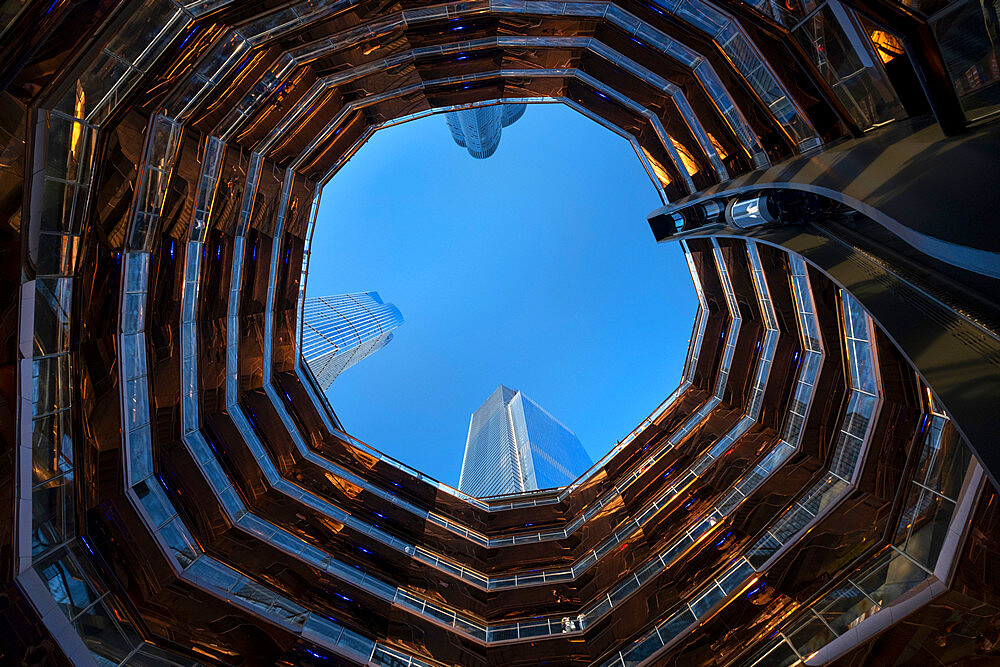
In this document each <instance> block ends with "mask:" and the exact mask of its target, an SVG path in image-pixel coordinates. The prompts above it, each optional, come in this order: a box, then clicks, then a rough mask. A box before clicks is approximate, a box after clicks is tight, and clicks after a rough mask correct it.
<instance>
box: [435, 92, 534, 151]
mask: <svg viewBox="0 0 1000 667" xmlns="http://www.w3.org/2000/svg"><path fill="white" fill-rule="evenodd" d="M525 106H527V105H524V104H494V105H492V106H488V107H477V108H475V109H465V110H464V111H451V112H449V113H447V114H445V119H446V120H447V122H448V129H450V130H451V137H452V139H454V140H455V143H456V144H458V145H459V146H461V147H463V148H466V149H468V151H469V155H471V156H472V157H474V158H479V159H481V160H482V159H485V158H488V157H489V156H491V155H493V153H495V152H496V150H497V146H499V145H500V131H501V130H502V129H503V128H505V127H507V126H508V125H510V124H512V123H514V122H515V121H516V120H517V119H518V118H520V117H521V116H523V115H524V109H525Z"/></svg>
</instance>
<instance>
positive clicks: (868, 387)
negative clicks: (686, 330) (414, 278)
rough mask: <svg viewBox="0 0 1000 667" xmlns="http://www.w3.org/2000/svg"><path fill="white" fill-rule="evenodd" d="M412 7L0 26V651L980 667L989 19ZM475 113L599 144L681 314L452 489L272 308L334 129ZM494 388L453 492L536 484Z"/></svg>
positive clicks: (44, 17) (999, 494) (891, 5)
mask: <svg viewBox="0 0 1000 667" xmlns="http://www.w3.org/2000/svg"><path fill="white" fill-rule="evenodd" d="M410 4H411V5H412V3H410ZM420 5H421V6H420V7H418V8H414V7H412V6H410V5H407V8H406V9H405V10H401V8H400V6H399V5H398V4H396V3H384V4H378V3H354V4H353V5H352V4H350V3H342V2H336V1H333V0H272V1H269V2H237V1H236V0H121V1H120V2H104V1H102V2H86V1H83V0H77V1H75V2H53V1H52V0H18V1H16V2H13V1H11V2H0V100H2V105H0V109H2V112H0V154H2V155H3V159H2V160H0V238H2V239H3V240H4V242H3V244H2V245H0V252H2V253H3V261H0V312H2V313H3V317H2V318H0V341H3V344H2V345H0V470H2V471H3V474H0V516H3V517H4V520H3V521H0V601H2V604H0V656H3V659H2V660H0V663H2V664H17V665H86V666H88V667H89V666H93V665H95V664H96V665H117V666H129V665H143V666H148V667H161V666H162V667H200V666H201V665H211V666H213V667H239V666H243V665H274V664H281V665H288V666H289V667H315V665H319V664H325V665H358V666H361V665H364V666H369V665H371V666H374V667H400V666H401V665H406V666H407V667H440V666H441V665H462V666H463V667H527V666H530V665H540V664H548V665H558V666H559V667H658V666H661V665H699V666H703V667H791V666H794V665H804V664H808V665H816V666H820V665H884V666H886V667H888V666H890V665H892V666H899V667H904V666H906V667H908V666H911V665H927V664H930V665H973V664H974V665H988V664H990V663H993V664H994V665H996V664H998V663H1000V641H998V634H1000V633H998V628H1000V568H998V567H996V565H995V563H996V559H995V557H993V556H991V554H995V553H997V550H998V546H997V536H998V535H1000V484H998V480H1000V448H998V447H997V446H996V443H997V434H998V432H1000V421H998V418H997V410H996V407H997V404H998V400H1000V363H998V360H1000V235H997V234H995V233H993V229H995V228H996V226H997V223H998V214H997V211H998V208H1000V207H998V206H997V188H996V185H995V184H996V182H997V180H998V179H1000V160H997V159H996V150H995V147H996V145H997V144H998V143H1000V116H998V115H997V114H996V113H994V110H995V109H996V108H997V106H998V105H1000V43H998V40H997V39H996V20H995V18H994V17H995V12H994V11H993V9H992V7H993V6H994V5H995V1H994V0H991V1H990V2H989V3H986V2H977V1H976V0H950V1H949V2H940V1H934V2H932V1H930V0H919V1H918V0H906V2H902V1H900V0H885V1H880V2H871V1H865V0H817V2H810V3H805V2H765V1H764V0H751V1H750V2H741V1H738V0H711V1H709V0H683V1H678V2H663V1H658V2H655V3H653V4H652V5H649V6H645V5H644V3H609V4H605V3H580V2H547V1H546V2H496V3H437V4H433V3H420ZM630 37H631V38H630ZM498 99H501V100H503V101H505V102H507V101H509V102H512V103H522V102H525V101H529V100H530V101H533V102H538V103H556V102H559V103H563V104H566V105H568V106H570V107H572V108H574V109H576V110H578V111H580V112H581V113H583V114H586V115H587V116H588V117H590V118H591V119H593V120H595V121H596V122H599V123H601V124H602V125H604V126H605V127H607V128H608V129H609V130H614V131H615V132H618V133H620V134H621V135H622V136H623V137H624V138H625V139H627V140H628V141H629V143H630V144H631V146H632V147H633V148H634V149H635V152H636V154H637V155H638V157H639V159H641V160H642V163H643V165H644V167H645V168H646V170H647V172H648V173H649V175H650V177H651V178H652V179H654V181H653V185H654V186H655V187H656V189H657V192H658V194H659V195H660V197H662V199H663V202H664V204H665V206H664V207H663V208H661V209H658V210H657V211H654V212H653V213H652V214H651V215H650V216H649V218H648V220H649V224H650V227H651V229H652V231H653V234H654V237H655V238H656V239H657V240H659V241H663V242H664V244H665V245H664V246H663V249H664V252H667V251H669V249H670V248H674V249H676V250H677V251H679V252H682V253H683V255H684V258H685V260H686V262H687V265H688V268H689V270H690V273H691V278H692V280H693V284H694V287H695V291H696V294H697V296H698V310H697V314H696V315H695V318H694V322H693V327H692V332H691V337H690V342H689V346H688V351H687V356H686V357H685V362H684V369H683V372H682V373H681V376H680V377H679V378H678V384H677V385H676V389H674V391H672V392H670V393H669V394H668V395H666V396H664V397H663V399H664V400H663V402H662V403H661V404H660V405H659V406H658V407H657V408H656V409H655V410H653V411H652V412H651V413H649V415H648V417H645V418H642V419H641V420H640V419H639V417H640V415H642V414H644V412H645V411H642V412H640V408H641V406H635V409H636V411H637V412H636V416H637V421H636V422H626V423H622V424H619V425H618V428H619V429H620V432H621V433H626V432H628V435H626V436H625V437H624V438H622V439H621V440H620V441H619V442H617V443H616V444H615V445H614V446H613V447H612V448H611V449H610V451H608V452H607V453H605V454H603V456H601V459H600V461H598V462H597V463H596V464H595V465H594V466H592V467H591V468H590V470H589V471H588V472H587V473H586V476H582V477H580V478H579V479H578V480H575V481H574V483H573V484H572V485H571V486H567V487H563V488H561V489H548V490H539V491H532V492H527V493H523V494H518V495H516V496H513V497H511V496H501V497H494V498H475V497H472V496H470V495H468V494H464V493H460V492H458V491H456V490H454V489H451V488H450V487H448V486H446V485H445V484H442V483H440V482H437V481H435V480H433V479H431V478H430V477H428V476H427V475H425V474H423V473H421V472H420V471H418V470H415V469H413V468H411V467H409V466H407V465H406V464H404V463H400V462H398V461H395V460H393V459H392V458H391V457H389V456H386V455H385V454H383V453H381V452H380V451H378V450H377V449H375V448H374V447H371V446H369V445H367V444H365V443H364V441H363V440H362V439H361V437H359V436H364V435H365V434H364V433H363V432H360V433H356V434H349V433H347V432H345V431H344V430H343V428H342V426H341V425H340V424H339V423H338V420H337V417H336V415H335V414H334V412H333V410H332V407H331V406H330V405H329V403H328V402H327V401H325V400H323V397H322V395H321V394H319V392H318V391H317V389H318V387H317V386H316V383H315V381H314V380H313V378H312V376H311V374H310V373H308V372H304V371H305V370H306V368H307V365H306V364H304V363H300V362H301V361H302V358H303V354H304V352H305V350H304V348H303V343H305V345H306V346H308V345H309V344H310V342H309V341H311V340H312V336H313V335H314V334H313V333H308V334H307V335H306V336H302V335H301V324H302V320H303V319H305V318H304V312H303V310H304V304H302V301H301V297H302V295H303V294H304V291H305V286H306V282H307V281H306V277H307V272H308V264H309V258H310V256H311V257H312V258H313V260H312V261H313V262H315V261H317V259H316V258H317V257H319V253H318V252H317V250H318V249H312V250H310V248H311V239H312V237H313V234H312V230H313V225H314V224H320V225H327V224H332V223H333V222H334V221H332V220H330V219H329V218H328V217H327V216H318V215H316V212H317V208H318V206H319V201H320V190H321V189H322V187H323V186H324V184H326V183H327V182H328V181H329V180H330V179H332V178H334V177H336V175H338V174H341V173H342V170H341V167H342V166H343V164H345V163H346V162H347V161H348V160H350V159H351V156H353V155H354V154H355V153H356V152H357V150H359V147H361V150H364V148H363V146H362V144H363V143H364V141H366V140H367V138H368V137H370V136H371V135H372V133H373V132H375V131H377V130H379V129H380V128H387V127H392V126H393V125H395V124H397V123H400V122H404V121H407V120H412V119H413V118H416V117H420V116H423V115H426V114H427V113H430V112H433V111H435V110H438V109H442V108H447V109H455V108H459V106H461V105H476V104H495V103H496V101H497V100H498ZM502 124H503V123H502V118H501V125H502ZM463 141H464V138H463ZM583 159H586V158H583ZM435 164H436V163H435V161H434V159H433V156H432V155H428V160H427V164H426V165H422V168H420V169H419V170H413V172H412V173H405V170H403V169H400V170H398V173H397V174H394V177H396V176H398V177H399V178H407V177H408V178H412V179H416V180H419V181H423V182H428V181H429V183H430V184H431V186H432V187H438V186H439V184H441V183H445V184H448V183H449V180H448V179H449V177H450V176H451V174H449V173H447V172H442V171H441V170H440V169H439V168H436V167H435ZM599 166H600V165H595V167H599ZM539 178H544V174H539ZM617 178H618V175H617V174H613V173H607V178H606V181H607V183H606V187H615V185H616V181H617ZM394 194H395V189H393V188H387V187H386V182H385V181H384V180H380V179H370V181H369V184H368V187H367V188H359V191H358V196H365V197H368V196H372V197H377V198H382V197H391V196H394ZM582 194H583V195H585V196H587V197H600V196H601V195H602V189H601V188H597V189H596V190H594V191H592V192H585V193H582ZM511 196H512V197H517V196H518V193H512V195H511ZM668 202H669V204H668ZM336 222H337V223H338V224H345V225H346V224H352V223H353V224H356V225H357V224H361V225H363V224H364V221H362V220H347V219H345V220H337V221H336ZM404 222H405V223H406V224H421V221H420V220H406V221H404ZM639 222H641V221H632V222H631V223H630V222H629V221H628V220H617V219H616V220H615V223H617V224H620V225H621V226H622V228H623V229H624V228H626V227H629V226H631V225H634V224H635V223H639ZM373 242H377V240H373ZM554 242H555V243H559V244H561V245H560V246H559V247H558V248H556V249H557V250H559V251H561V250H563V249H564V248H563V247H562V246H563V245H565V244H569V243H572V239H558V240H556V241H554ZM650 242H652V240H650ZM675 244H677V245H675ZM678 246H679V247H678ZM593 270H595V271H606V270H608V268H607V267H603V266H597V267H594V269H593ZM680 282H681V283H686V281H683V280H682V281H680ZM659 286H661V287H663V288H664V289H674V288H677V287H680V285H679V284H673V283H672V282H667V281H663V282H661V283H660V285H659ZM444 287H445V288H446V287H447V286H444ZM544 288H545V285H544V284H540V285H539V289H544ZM375 303H378V302H375ZM459 305H460V304H459ZM313 307H314V306H313V305H310V310H311V309H312V308H313ZM362 310H363V309H362ZM456 310H458V308H456ZM457 314H458V315H463V314H464V313H457ZM300 315H301V316H300ZM368 315H371V310H370V309H369V311H368ZM368 315H365V314H364V313H362V314H360V315H358V317H362V316H364V317H367V316H368ZM343 319H344V320H353V317H352V316H350V315H348V316H347V317H344V318H343ZM372 319H373V320H374V319H375V318H374V317H372ZM456 320H457V321H456V327H457V326H461V325H463V323H464V325H466V326H468V324H469V323H468V321H467V319H464V318H461V317H457V318H456ZM366 321H368V320H366ZM621 324H622V326H630V324H631V323H630V322H629V321H627V320H624V319H623V320H622V323H621ZM331 327H332V325H331ZM384 333H385V331H380V332H379V333H377V334H374V335H373V336H371V337H370V338H367V340H369V341H370V340H372V338H378V337H379V336H381V335H383V334H384ZM455 335H456V336H458V335H461V331H459V330H457V329H456V332H455ZM359 338H360V336H359ZM669 344H670V342H669V341H668V340H664V342H663V345H662V346H657V347H656V348H653V349H650V350H648V354H649V357H650V358H653V357H654V356H656V355H659V354H662V353H663V352H664V351H665V349H664V348H666V347H667V346H669ZM348 347H350V344H346V343H345V348H344V349H347V348H348ZM338 349H339V348H338ZM483 352H484V354H489V353H490V352H491V351H490V350H484V351H483ZM360 355H361V353H360V352H357V353H356V354H355V355H354V357H353V358H354V359H356V358H358V357H359V356H360ZM602 361H604V359H603V357H602V356H601V355H591V356H581V358H580V360H579V363H581V364H586V363H601V362H602ZM634 370H635V372H636V373H644V372H645V371H646V370H648V369H639V368H637V369H634ZM456 379H457V380H459V381H460V380H461V378H456ZM627 381H628V380H626V382H627ZM566 385H567V386H566V391H567V392H573V391H574V389H575V388H574V387H573V386H572V382H571V380H570V379H569V378H567V380H566ZM516 396H518V394H517V393H516V392H514V391H513V390H510V389H507V390H506V391H504V389H503V388H501V389H500V390H499V391H498V394H497V396H496V397H495V398H492V401H491V405H492V406H493V407H494V408H496V409H495V410H494V411H492V412H491V411H490V410H486V409H484V410H482V414H481V415H480V416H479V422H480V423H479V424H478V427H479V428H478V430H475V433H476V434H478V433H479V431H480V430H481V431H483V435H479V436H478V438H479V439H475V440H474V442H473V443H470V444H472V445H478V444H483V445H495V449H493V450H490V448H489V447H485V446H484V447H482V448H481V449H483V450H484V451H486V450H488V451H496V452H498V453H497V454H496V456H495V457H494V458H493V459H490V460H489V462H488V463H481V464H479V467H478V468H477V470H478V471H479V472H481V471H482V470H485V469H488V468H487V466H491V467H492V468H495V469H496V470H497V471H499V473H506V474H512V471H519V472H521V473H523V471H524V468H525V464H524V462H522V460H521V454H522V453H524V452H527V453H530V455H531V457H532V459H531V463H532V466H533V468H532V470H533V471H534V473H535V483H536V484H537V485H538V486H545V485H549V484H552V483H553V482H550V481H545V480H544V479H540V477H544V475H543V474H541V473H540V472H539V469H540V464H539V461H542V460H545V461H547V459H545V457H544V456H542V455H541V454H537V451H536V450H535V449H533V448H532V447H530V446H528V447H526V448H523V449H517V445H520V444H521V443H522V442H525V441H526V440H531V441H532V442H535V441H537V442H538V443H539V444H540V445H541V447H542V449H544V451H545V452H547V453H548V454H549V455H550V456H551V458H552V459H553V460H555V461H558V462H560V463H561V465H563V466H564V467H566V468H568V469H571V466H568V465H566V463H565V462H564V460H563V459H562V458H560V457H559V456H558V455H556V454H554V453H553V452H554V451H555V449H554V447H553V446H552V444H551V443H552V441H553V440H554V439H555V438H552V437H546V438H542V436H537V440H536V435H535V430H533V424H534V423H535V421H536V418H535V417H532V416H531V415H532V414H534V413H533V412H532V407H533V404H531V403H530V402H529V401H527V400H526V399H524V398H522V399H521V402H520V404H519V403H518V402H517V401H516V400H515V397H516ZM570 396H571V397H573V398H575V399H576V400H579V401H585V400H586V401H587V407H588V409H592V410H595V411H600V410H601V409H602V406H601V404H600V402H599V401H595V400H593V399H591V398H589V397H586V396H579V395H577V396H573V395H572V394H571V395H570ZM373 400H377V397H373ZM384 407H385V419H399V418H400V412H403V413H404V415H405V410H406V407H407V406H405V405H386V406H384ZM520 412H523V413H524V419H523V421H524V423H525V427H524V432H525V433H527V438H525V437H524V436H523V434H520V432H519V431H517V429H516V428H515V424H516V422H517V420H518V419H520V416H519V415H520ZM539 419H540V418H539ZM505 420H506V422H505ZM474 421H475V417H474ZM549 426H550V427H551V428H552V429H556V430H557V431H558V428H557V427H556V426H554V425H552V423H550V424H549ZM508 428H509V429H510V430H507V429H508ZM472 430H473V429H470V431H472ZM423 436H424V434H422V433H420V432H419V431H418V430H414V432H413V437H412V439H411V440H410V442H409V443H407V444H411V446H417V445H416V443H420V442H426V441H427V439H426V438H425V437H423ZM502 444H506V447H507V450H506V451H504V450H503V448H502V447H501V446H500V445H502ZM471 453H472V452H471V451H470V454H471ZM505 457H506V458H505ZM504 466H506V469H504ZM465 476H466V477H468V478H469V479H468V481H469V482H471V481H472V477H473V474H472V472H471V471H469V470H467V471H466V475H465ZM510 486H511V487H513V483H512V484H511V485H510ZM509 488H510V487H509ZM500 490H507V489H500V488H496V489H491V490H490V491H489V492H494V491H500Z"/></svg>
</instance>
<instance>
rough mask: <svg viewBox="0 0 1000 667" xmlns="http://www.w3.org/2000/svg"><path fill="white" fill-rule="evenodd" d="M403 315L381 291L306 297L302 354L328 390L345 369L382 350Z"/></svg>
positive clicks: (318, 380)
mask: <svg viewBox="0 0 1000 667" xmlns="http://www.w3.org/2000/svg"><path fill="white" fill-rule="evenodd" d="M402 323H403V315H402V314H401V313H400V312H399V309H398V308H396V306H394V305H392V304H391V303H383V301H382V299H381V297H379V295H378V292H355V293H352V294H337V295H334V296H318V297H311V298H308V299H306V300H305V306H304V313H303V322H302V355H303V357H304V358H305V360H306V363H308V364H309V369H310V370H312V372H313V375H315V376H316V382H318V383H319V386H320V387H322V388H323V391H326V390H327V389H329V388H330V385H332V384H333V381H334V380H336V379H337V376H338V375H340V374H341V373H343V372H344V371H345V370H346V369H348V368H350V367H351V366H353V365H354V364H356V363H358V362H359V361H361V360H362V359H364V358H365V357H367V356H368V355H369V354H371V353H373V352H376V351H378V350H381V349H382V348H383V347H385V346H386V345H387V344H388V343H389V341H390V340H392V332H393V330H394V329H396V328H397V327H398V326H399V325H401V324H402Z"/></svg>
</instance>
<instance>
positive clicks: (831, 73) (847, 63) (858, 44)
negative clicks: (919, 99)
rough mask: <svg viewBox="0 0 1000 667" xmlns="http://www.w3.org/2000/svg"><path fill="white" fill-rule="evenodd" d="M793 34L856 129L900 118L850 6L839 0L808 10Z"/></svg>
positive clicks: (901, 113)
mask: <svg viewBox="0 0 1000 667" xmlns="http://www.w3.org/2000/svg"><path fill="white" fill-rule="evenodd" d="M793 35H794V36H795V39H796V40H797V41H798V42H799V44H800V45H801V46H802V48H803V50H804V51H805V53H806V54H807V55H808V57H809V58H810V60H812V62H813V64H814V65H815V66H816V68H817V69H818V70H819V72H820V74H821V75H822V76H823V77H824V78H825V79H826V80H827V82H828V83H829V84H830V85H831V87H832V88H833V92H834V94H836V95H837V97H838V98H839V99H840V101H841V103H842V104H843V106H844V109H846V111H847V113H848V114H849V115H850V116H851V119H852V120H853V121H854V122H855V124H857V126H858V127H859V128H861V129H862V130H867V129H869V128H871V127H874V126H876V125H879V124H881V123H885V122H888V121H890V120H893V119H896V118H902V117H905V115H906V114H905V112H904V111H903V107H902V105H901V104H900V102H899V99H898V98H897V97H896V94H895V92H894V90H893V88H892V85H891V84H890V83H889V80H888V78H887V77H886V74H885V71H884V70H883V69H882V66H881V63H880V61H879V59H878V57H877V56H876V55H875V53H874V49H873V48H872V45H871V42H870V41H869V39H868V36H867V35H866V34H864V32H863V31H862V29H861V25H860V23H859V22H858V20H857V18H856V17H855V16H854V13H853V11H852V10H851V9H850V8H848V7H845V6H844V5H842V4H841V3H840V2H836V1H835V2H831V3H827V4H826V5H825V6H823V7H822V8H820V9H819V10H818V11H816V12H814V13H813V14H812V15H811V16H810V17H809V18H808V19H806V20H805V21H804V22H803V24H802V25H800V26H799V27H797V28H796V29H795V30H794V32H793Z"/></svg>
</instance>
